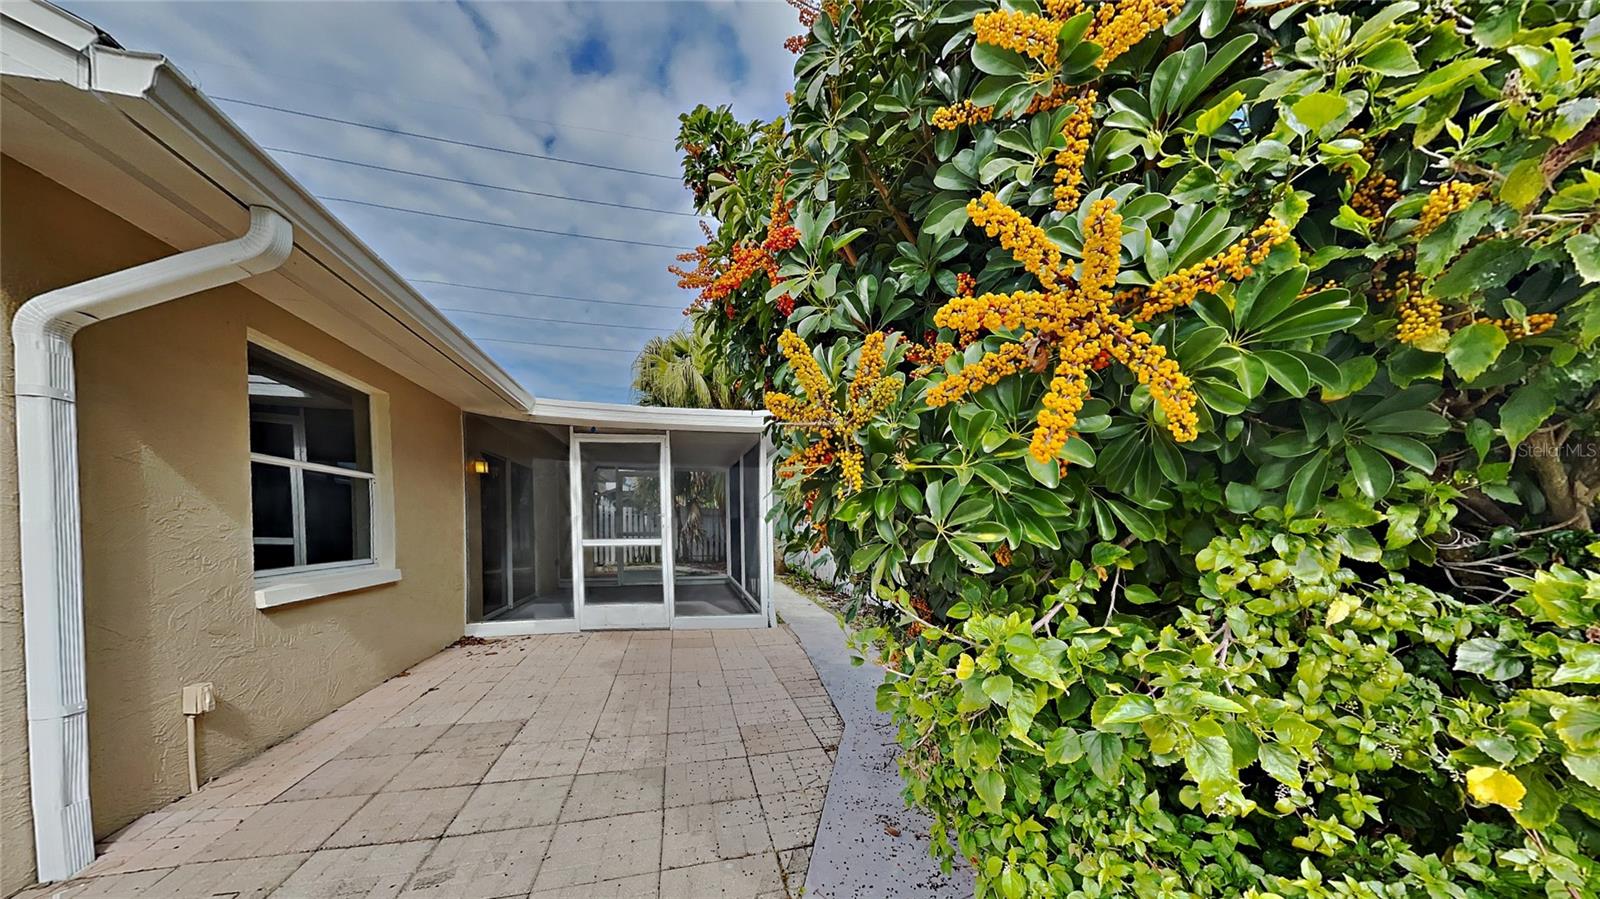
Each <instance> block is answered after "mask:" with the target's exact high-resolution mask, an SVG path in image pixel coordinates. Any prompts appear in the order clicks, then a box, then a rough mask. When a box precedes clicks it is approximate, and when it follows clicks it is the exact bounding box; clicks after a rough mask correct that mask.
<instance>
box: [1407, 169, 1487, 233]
mask: <svg viewBox="0 0 1600 899" xmlns="http://www.w3.org/2000/svg"><path fill="white" fill-rule="evenodd" d="M1478 190H1479V188H1478V185H1476V184H1468V183H1466V182H1465V181H1446V182H1445V183H1443V184H1441V185H1439V186H1438V187H1435V188H1434V189H1433V190H1432V191H1429V193H1428V199H1427V201H1426V202H1424V203H1423V204H1422V214H1421V215H1420V216H1418V221H1417V230H1416V235H1417V239H1418V240H1421V239H1422V238H1424V237H1427V236H1428V235H1429V234H1432V233H1433V232H1434V231H1435V230H1437V229H1438V227H1439V226H1440V225H1442V224H1444V220H1445V219H1447V218H1449V217H1450V216H1452V215H1454V214H1456V213H1458V212H1460V211H1461V210H1463V209H1466V208H1467V207H1468V206H1471V205H1472V201H1473V200H1475V199H1477V197H1478Z"/></svg>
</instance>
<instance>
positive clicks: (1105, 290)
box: [926, 195, 1199, 462]
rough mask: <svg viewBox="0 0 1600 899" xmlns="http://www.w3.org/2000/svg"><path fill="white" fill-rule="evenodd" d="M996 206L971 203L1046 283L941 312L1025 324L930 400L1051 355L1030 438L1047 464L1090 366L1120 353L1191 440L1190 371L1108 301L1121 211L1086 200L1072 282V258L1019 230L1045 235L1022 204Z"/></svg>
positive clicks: (960, 301) (951, 322)
mask: <svg viewBox="0 0 1600 899" xmlns="http://www.w3.org/2000/svg"><path fill="white" fill-rule="evenodd" d="M993 205H995V204H994V198H993V197H992V196H990V195H985V196H984V197H983V198H982V199H981V200H980V201H974V202H973V204H972V206H971V207H969V211H972V212H973V213H974V214H973V215H972V220H973V222H974V223H976V224H978V225H980V226H981V227H984V228H985V230H986V231H987V232H988V233H989V234H990V236H995V235H996V234H997V233H1000V234H1002V235H1009V236H1010V237H1011V238H1012V239H1011V241H1010V242H1009V243H1008V242H1007V240H1006V237H1005V236H1002V239H1001V245H1002V246H1004V247H1006V249H1008V250H1010V251H1011V253H1012V255H1013V256H1014V257H1016V259H1017V260H1018V261H1019V262H1022V263H1023V265H1024V266H1025V267H1027V269H1028V271H1030V272H1033V273H1034V275H1035V277H1037V278H1039V281H1040V283H1041V284H1044V285H1045V287H1046V290H1044V291H1017V292H1016V293H1012V294H984V295H983V296H979V297H955V298H952V299H951V300H950V301H949V302H948V303H946V304H945V306H944V307H943V308H942V309H940V310H939V311H938V312H937V313H935V314H934V322H935V324H937V325H939V326H940V327H945V328H954V329H956V330H960V331H963V332H971V331H976V330H978V329H980V328H982V329H987V330H990V331H995V330H1016V329H1017V328H1026V329H1027V330H1025V331H1024V332H1023V334H1022V336H1021V339H1020V340H1018V341H1016V342H1013V343H1006V344H1003V345H1002V346H1001V347H1000V348H998V349H996V350H994V351H993V352H990V353H988V354H987V355H985V356H984V357H983V358H981V359H979V360H978V361H976V362H974V363H972V364H971V365H968V366H966V367H964V368H962V369H961V370H960V371H959V372H956V373H955V374H953V375H950V376H949V377H947V378H945V379H944V380H943V381H941V382H939V383H937V384H934V385H933V386H931V387H929V388H928V393H927V397H926V399H927V402H928V404H929V405H930V406H943V405H947V404H949V403H952V402H955V401H956V400H959V399H961V398H962V397H964V396H966V395H968V394H970V393H974V392H976V391H978V390H981V389H982V388H984V387H987V386H989V385H991V384H995V383H997V382H998V381H999V380H1000V379H1001V378H1003V377H1005V376H1007V375H1011V374H1015V373H1017V372H1020V371H1023V370H1025V369H1032V370H1034V371H1043V370H1045V367H1046V366H1047V365H1048V364H1049V359H1050V357H1051V356H1054V358H1055V365H1056V367H1055V370H1054V373H1053V376H1052V378H1051V381H1050V389H1049V391H1048V392H1047V393H1046V394H1045V397H1044V400H1043V403H1042V405H1041V408H1040V410H1039V415H1038V420H1037V423H1036V427H1035V428H1034V432H1033V438H1032V441H1031V443H1030V445H1029V452H1030V453H1031V454H1032V455H1033V457H1034V458H1035V459H1036V460H1038V461H1039V462H1049V461H1051V460H1053V459H1055V458H1056V456H1057V455H1058V454H1059V453H1060V452H1061V448H1062V447H1063V446H1064V445H1065V444H1066V442H1067V440H1068V439H1069V438H1070V437H1071V436H1072V429H1073V427H1074V426H1075V425H1076V424H1077V414H1078V412H1079V411H1080V410H1081V409H1082V408H1083V401H1084V398H1085V397H1086V396H1087V395H1088V391H1089V379H1090V372H1091V371H1093V370H1098V369H1100V368H1102V367H1104V366H1105V365H1106V364H1107V363H1108V362H1109V361H1110V360H1111V359H1116V360H1117V361H1118V362H1121V363H1122V364H1123V365H1125V366H1127V368H1128V369H1129V370H1131V371H1132V372H1133V373H1134V375H1135V376H1136V377H1137V378H1138V379H1139V382H1140V383H1141V384H1146V385H1148V386H1149V388H1150V394H1151V396H1152V398H1154V399H1155V401H1156V403H1157V404H1158V405H1159V406H1160V408H1161V410H1162V412H1163V414H1164V415H1165V417H1166V419H1167V428H1168V430H1170V431H1171V432H1172V435H1173V437H1174V438H1175V439H1177V440H1180V441H1188V440H1193V439H1194V438H1195V436H1196V434H1197V430H1198V424H1199V419H1198V417H1197V416H1196V414H1195V412H1194V407H1195V404H1196V403H1197V402H1198V397H1197V396H1196V395H1195V393H1194V390H1193V388H1192V385H1191V384H1190V382H1189V379H1188V378H1187V377H1185V376H1184V374H1183V373H1182V372H1181V371H1180V370H1179V369H1178V366H1177V363H1175V362H1174V361H1172V360H1171V359H1168V358H1167V356H1166V351H1165V349H1163V348H1162V347H1161V346H1159V345H1155V344H1152V343H1151V341H1150V337H1149V335H1147V334H1144V333H1143V332H1140V331H1139V330H1137V329H1136V328H1135V327H1134V325H1133V323H1132V322H1130V321H1128V320H1127V319H1125V318H1123V317H1122V316H1119V315H1118V314H1117V313H1115V312H1113V311H1112V308H1111V305H1112V302H1113V300H1114V297H1113V296H1112V293H1111V290H1110V288H1111V285H1112V284H1114V283H1115V282H1116V279H1117V272H1118V269H1119V259H1120V255H1121V244H1122V218H1121V216H1120V215H1118V214H1117V212H1116V202H1115V201H1114V200H1110V199H1106V200H1100V201H1098V202H1096V203H1094V204H1093V205H1092V206H1091V207H1090V208H1089V213H1088V215H1087V216H1086V220H1085V224H1084V235H1085V238H1084V249H1083V256H1084V261H1083V276H1082V280H1081V281H1080V282H1079V283H1077V284H1072V283H1070V281H1071V272H1072V263H1071V262H1070V261H1068V262H1065V263H1063V262H1062V261H1061V260H1060V259H1059V255H1060V254H1059V252H1057V253H1055V255H1054V256H1052V255H1050V254H1049V253H1041V252H1040V251H1039V248H1038V246H1037V244H1036V241H1035V240H1034V239H1032V238H1019V237H1017V235H1018V234H1030V233H1031V232H1028V231H1027V229H1032V230H1033V232H1038V234H1037V239H1038V240H1047V238H1045V237H1044V235H1043V232H1039V231H1038V229H1037V228H1036V227H1035V226H1034V225H1033V224H1032V223H1031V222H1028V221H1027V220H1026V219H1023V218H1022V217H1021V216H1020V215H1017V214H1016V213H1015V212H1011V215H1010V216H1006V215H1004V214H1003V213H1000V212H999V211H998V210H995V209H994V208H993ZM1002 208H1004V207H1002ZM1007 211H1008V212H1009V211H1010V210H1007ZM978 213H982V215H981V216H980V215H979V214H978ZM1017 220H1020V221H1021V224H1020V225H1019V224H1018V223H1017ZM997 222H1003V223H1004V228H1003V229H1002V228H998V227H993V226H994V225H995V223H997ZM1023 226H1026V227H1023ZM1053 246H1054V245H1053V244H1052V245H1051V247H1052V249H1053Z"/></svg>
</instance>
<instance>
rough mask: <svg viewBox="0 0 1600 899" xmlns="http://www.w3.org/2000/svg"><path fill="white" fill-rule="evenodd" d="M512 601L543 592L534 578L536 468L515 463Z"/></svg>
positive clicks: (513, 466)
mask: <svg viewBox="0 0 1600 899" xmlns="http://www.w3.org/2000/svg"><path fill="white" fill-rule="evenodd" d="M509 486H510V489H511V502H510V506H511V508H510V510H509V511H510V513H511V514H510V519H511V601H512V602H513V603H520V602H524V601H526V600H528V599H531V598H532V597H533V596H534V595H536V594H537V593H538V592H539V588H538V585H537V584H536V583H535V577H534V561H535V551H534V524H533V469H531V468H529V467H528V466H526V465H519V464H517V463H516V462H513V463H511V483H510V484H509Z"/></svg>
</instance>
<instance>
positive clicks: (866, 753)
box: [773, 583, 973, 899]
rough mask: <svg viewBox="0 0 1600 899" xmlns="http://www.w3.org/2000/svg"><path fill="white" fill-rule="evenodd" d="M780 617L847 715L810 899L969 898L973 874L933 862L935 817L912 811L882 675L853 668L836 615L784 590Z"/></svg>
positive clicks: (814, 856)
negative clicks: (883, 704) (879, 699)
mask: <svg viewBox="0 0 1600 899" xmlns="http://www.w3.org/2000/svg"><path fill="white" fill-rule="evenodd" d="M773 600H774V602H775V603H776V604H777V607H778V614H779V616H780V617H782V619H783V621H784V623H786V624H787V625H788V626H789V627H790V628H791V629H792V630H793V631H794V633H795V636H797V637H799V638H800V645H801V646H803V647H804V648H805V651H806V655H807V656H809V657H810V659H811V664H812V666H813V667H814V668H816V671H817V674H818V675H819V676H820V677H821V678H822V683H823V686H825V687H826V688H827V690H828V695H829V696H830V697H832V699H833V704H834V706H835V707H836V708H837V709H838V710H839V715H840V716H841V717H842V718H844V737H843V738H842V739H841V740H840V742H839V752H838V756H837V758H836V759H835V760H834V768H833V780H832V782H831V783H830V784H829V786H828V797H827V801H826V802H825V803H824V805H823V808H822V823H821V825H820V826H819V827H818V829H817V836H816V843H815V845H814V846H813V847H812V849H811V866H810V869H809V872H808V873H807V875H806V879H805V896H806V897H807V899H813V897H814V899H889V897H906V899H947V897H948V899H966V897H970V896H972V893H973V881H972V873H971V871H970V870H969V869H967V868H966V867H965V866H964V865H963V866H961V867H958V868H957V869H956V870H955V871H954V872H952V873H951V874H949V875H946V874H943V873H941V872H940V870H939V866H938V864H937V863H936V862H935V861H934V860H933V858H932V857H931V856H929V854H928V839H929V836H928V818H927V816H925V815H923V814H922V813H920V812H916V811H913V810H911V809H909V808H907V807H906V803H905V800H904V799H903V798H901V795H900V789H901V780H900V773H899V770H898V769H897V768H896V765H895V760H896V758H897V757H898V755H899V747H898V745H897V744H896V742H895V731H894V725H893V724H892V723H891V722H890V721H889V717H888V716H887V715H885V714H883V713H881V712H879V711H878V710H877V704H876V694H877V689H878V684H880V683H881V682H882V680H883V672H882V670H881V669H879V668H878V667H877V666H876V665H861V666H855V665H852V664H850V657H851V655H852V653H851V652H850V650H849V649H848V648H847V646H846V645H845V636H844V631H843V630H842V629H841V628H840V627H839V622H838V621H837V620H836V619H835V618H834V617H833V615H832V613H830V612H828V611H826V610H824V609H822V608H820V607H819V606H817V604H816V603H814V602H812V601H811V600H809V599H807V598H805V597H803V596H800V595H799V594H797V593H795V592H794V591H793V590H791V589H789V588H788V587H786V586H784V585H783V584H782V583H775V584H774V585H773Z"/></svg>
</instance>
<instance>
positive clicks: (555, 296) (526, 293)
mask: <svg viewBox="0 0 1600 899" xmlns="http://www.w3.org/2000/svg"><path fill="white" fill-rule="evenodd" d="M406 280H407V281H410V282H411V283H412V284H436V285H438V286H440V287H459V288H462V289H463V290H484V291H488V292H489V293H506V294H511V295H512V296H519V297H541V298H543V299H547V300H570V301H572V302H574V303H599V304H600V305H602V306H636V307H638V308H641V309H678V310H682V309H683V307H682V306H678V305H673V304H669V303H630V302H628V301H626V300H597V299H595V298H594V297H575V296H571V295H569V294H564V293H539V292H537V291H532V290H516V289H513V288H510V287H491V286H489V285H487V284H463V283H461V282H460V281H438V280H435V279H433V278H407V279H406Z"/></svg>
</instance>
